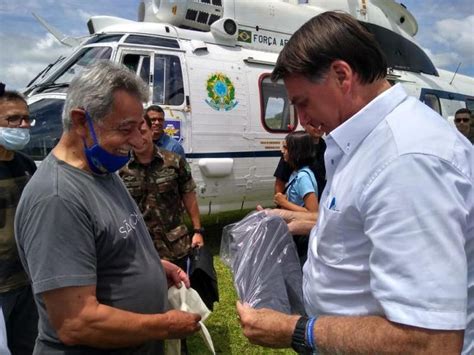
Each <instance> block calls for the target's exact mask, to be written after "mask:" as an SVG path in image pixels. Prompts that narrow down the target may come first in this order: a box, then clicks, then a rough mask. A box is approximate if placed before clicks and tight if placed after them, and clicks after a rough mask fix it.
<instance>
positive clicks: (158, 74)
mask: <svg viewBox="0 0 474 355" xmlns="http://www.w3.org/2000/svg"><path fill="white" fill-rule="evenodd" d="M328 10H341V11H345V12H347V13H349V14H351V15H352V16H354V17H355V18H356V19H357V20H358V21H359V22H360V23H361V24H362V25H363V26H365V27H366V28H367V29H368V30H369V31H370V32H371V33H372V34H373V35H374V36H375V38H376V39H377V41H378V42H379V44H380V45H381V47H382V49H383V51H384V52H385V55H386V57H387V62H388V66H389V69H388V73H387V78H388V80H389V81H390V83H391V84H395V83H401V84H402V85H403V86H404V88H405V89H406V91H407V92H408V93H409V94H410V95H412V96H415V97H417V98H419V99H420V100H421V101H422V102H424V103H425V104H426V105H428V106H429V107H431V108H432V109H433V110H435V111H437V112H438V113H439V114H440V115H442V116H443V117H444V118H446V119H448V118H449V117H452V116H453V115H454V113H455V111H456V110H458V109H459V108H462V107H467V108H469V109H470V110H471V111H472V110H474V78H471V77H468V76H465V75H461V74H457V73H453V72H449V71H446V70H441V69H438V68H436V67H435V66H434V64H433V63H432V61H431V60H430V58H429V57H428V56H427V54H426V53H425V52H424V51H423V50H422V49H421V48H420V47H419V46H418V44H417V43H416V42H415V39H414V37H415V35H416V33H417V31H418V24H417V21H416V19H415V18H414V17H413V15H412V14H411V13H410V12H409V11H408V9H406V8H405V6H403V5H402V4H399V3H397V2H395V1H392V0H387V1H378V0H357V1H346V0H307V1H292V0H287V1H284V0H265V1H258V2H256V1H255V2H254V1H244V0H183V1H173V0H141V2H140V4H139V8H138V21H132V20H127V19H123V18H118V17H110V16H94V17H91V18H90V20H89V21H88V22H87V28H88V31H89V35H88V36H87V37H85V38H72V37H67V36H64V35H62V34H61V33H59V31H57V30H56V29H55V28H54V27H53V26H51V25H50V24H48V23H46V22H45V21H44V20H43V19H42V18H41V17H39V16H37V15H36V17H37V19H38V21H39V22H40V23H41V24H42V25H43V26H45V27H46V28H47V29H48V31H50V32H51V33H52V34H53V35H54V36H55V37H56V38H57V39H58V40H59V41H60V42H61V43H63V44H65V45H69V46H73V47H74V50H73V52H72V53H71V54H70V55H69V56H68V57H66V58H64V57H61V58H59V59H58V60H57V61H56V62H54V63H52V64H51V65H49V66H48V67H46V68H45V69H44V70H43V71H42V72H40V73H39V74H38V75H37V76H36V77H35V78H34V79H33V80H32V81H31V82H30V83H29V84H28V86H27V87H26V89H25V90H24V94H25V96H26V97H27V100H28V104H29V107H30V112H31V114H32V115H33V116H34V117H35V119H36V122H37V123H36V125H35V126H34V127H32V128H31V141H30V143H29V145H28V146H27V147H26V149H25V150H24V151H25V153H26V154H29V155H30V156H32V157H33V158H34V159H35V160H37V161H41V160H42V159H43V158H44V157H45V156H46V155H47V154H48V153H49V152H50V151H51V149H52V148H53V147H54V145H55V144H56V143H57V141H58V140H59V137H60V135H61V133H62V123H61V111H62V107H63V104H64V100H65V97H66V93H67V88H68V85H69V83H70V81H71V79H72V78H73V77H74V76H75V75H77V74H79V73H80V72H81V71H82V70H84V68H86V67H87V66H88V65H90V64H92V63H95V62H97V61H100V60H111V61H113V62H116V63H121V64H123V65H125V66H127V67H128V68H129V69H130V70H132V71H134V72H135V73H136V74H137V75H138V76H139V77H140V78H141V79H142V80H143V81H144V82H145V83H146V84H147V86H148V88H149V92H150V101H149V102H147V103H146V106H148V105H151V104H157V105H160V106H161V107H162V108H163V109H164V110H165V119H166V122H165V132H166V133H167V134H169V135H170V136H172V137H173V138H175V139H177V140H178V141H180V143H181V144H182V145H183V147H184V150H185V152H186V159H187V161H188V163H189V164H190V167H191V169H192V174H193V177H194V180H195V182H196V185H197V189H196V191H197V194H198V200H199V206H200V210H201V213H209V214H210V213H218V212H222V211H228V210H236V209H244V208H254V207H255V206H256V204H262V205H270V204H271V201H272V198H273V186H274V181H275V180H274V177H273V173H274V170H275V168H276V166H277V163H278V159H279V158H280V156H281V152H280V146H281V143H282V141H283V140H284V138H285V136H286V135H287V134H288V133H289V132H291V131H294V130H296V129H301V125H300V124H299V120H298V116H297V113H296V110H295V109H294V107H293V106H292V105H291V102H289V100H288V97H287V94H286V90H285V87H284V85H283V82H281V81H280V82H272V81H271V80H270V75H271V72H272V69H273V67H274V65H275V63H276V60H277V57H278V53H279V52H280V51H281V49H282V48H283V47H284V45H285V44H286V42H287V41H288V40H289V38H290V37H291V35H292V34H293V33H294V32H295V31H296V30H297V29H298V28H299V27H300V26H301V25H302V24H303V23H305V22H306V21H307V20H309V19H310V18H312V17H313V16H316V15H317V14H319V13H322V12H325V11H328Z"/></svg>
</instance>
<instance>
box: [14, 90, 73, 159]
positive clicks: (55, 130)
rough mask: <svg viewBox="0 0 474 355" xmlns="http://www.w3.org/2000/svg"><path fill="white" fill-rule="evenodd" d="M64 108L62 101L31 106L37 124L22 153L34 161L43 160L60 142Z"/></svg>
mask: <svg viewBox="0 0 474 355" xmlns="http://www.w3.org/2000/svg"><path fill="white" fill-rule="evenodd" d="M63 106H64V100H62V99H43V100H39V101H36V102H34V103H32V104H30V105H29V109H30V115H31V117H34V118H35V120H36V123H35V125H34V126H33V127H31V128H30V134H31V139H30V142H29V143H28V145H27V146H26V147H25V149H23V150H22V151H23V152H24V153H25V154H27V155H29V156H30V157H32V158H33V159H34V160H43V159H44V158H45V157H46V155H48V153H49V152H50V151H51V150H52V149H53V148H54V146H55V145H56V144H57V143H58V142H59V138H60V137H61V134H62V131H63V127H62V121H61V114H62V111H63Z"/></svg>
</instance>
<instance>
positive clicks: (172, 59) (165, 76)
mask: <svg viewBox="0 0 474 355" xmlns="http://www.w3.org/2000/svg"><path fill="white" fill-rule="evenodd" d="M183 102H184V87H183V74H182V71H181V63H180V61H179V58H178V57H176V56H173V55H161V54H156V55H155V62H154V75H153V103H156V104H163V105H173V106H178V105H181V104H182V103H183Z"/></svg>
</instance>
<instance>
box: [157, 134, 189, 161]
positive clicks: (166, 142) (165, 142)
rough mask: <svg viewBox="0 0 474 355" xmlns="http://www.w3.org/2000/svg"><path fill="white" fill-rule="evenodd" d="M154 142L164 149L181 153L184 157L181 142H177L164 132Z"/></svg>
mask: <svg viewBox="0 0 474 355" xmlns="http://www.w3.org/2000/svg"><path fill="white" fill-rule="evenodd" d="M155 144H156V145H157V146H158V147H159V148H161V149H164V150H168V151H170V152H173V153H176V154H179V155H181V156H182V157H183V158H185V159H186V154H185V153H184V149H183V147H182V146H181V144H179V143H178V141H176V140H175V139H174V138H172V137H170V136H168V135H167V134H166V133H163V134H162V135H161V137H160V138H158V139H157V140H156V141H155Z"/></svg>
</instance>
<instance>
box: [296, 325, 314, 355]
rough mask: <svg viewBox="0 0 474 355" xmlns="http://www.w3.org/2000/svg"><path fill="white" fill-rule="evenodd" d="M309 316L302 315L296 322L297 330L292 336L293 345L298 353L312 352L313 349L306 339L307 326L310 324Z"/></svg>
mask: <svg viewBox="0 0 474 355" xmlns="http://www.w3.org/2000/svg"><path fill="white" fill-rule="evenodd" d="M308 321H309V319H308V317H304V316H303V317H300V319H298V321H297V322H296V327H295V330H294V331H293V335H292V337H291V347H292V348H293V350H294V351H296V352H297V353H298V354H312V353H313V349H312V348H311V346H309V345H308V342H307V341H306V327H307V325H308Z"/></svg>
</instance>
